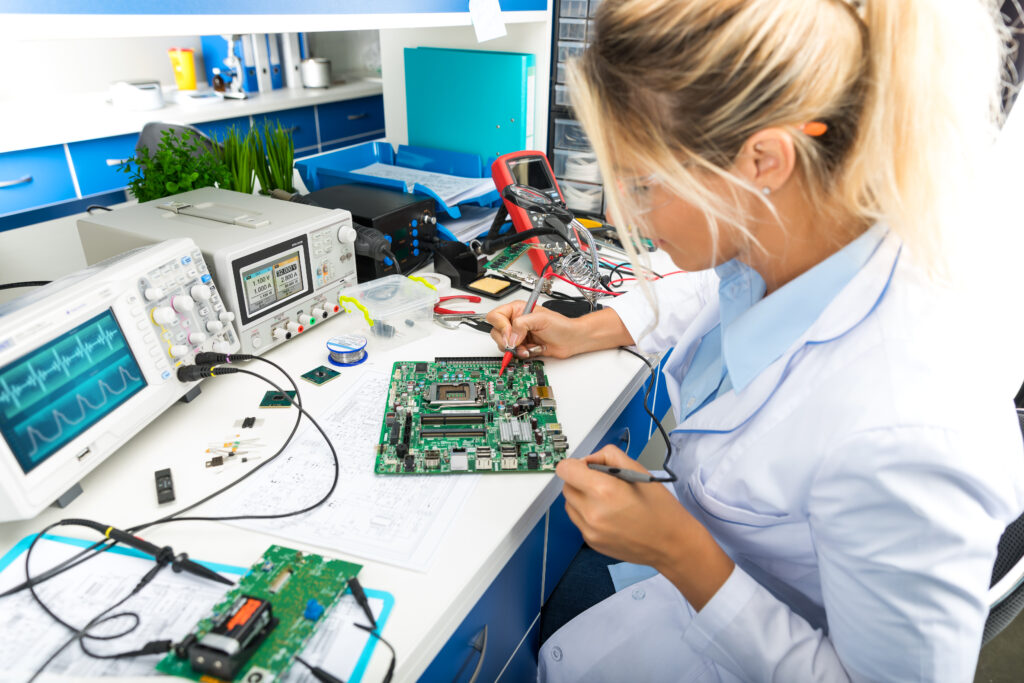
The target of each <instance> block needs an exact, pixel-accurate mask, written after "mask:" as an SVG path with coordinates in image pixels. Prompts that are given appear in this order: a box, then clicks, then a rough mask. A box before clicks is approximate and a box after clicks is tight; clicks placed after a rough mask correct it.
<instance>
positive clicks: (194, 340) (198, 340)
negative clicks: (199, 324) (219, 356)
mask: <svg viewBox="0 0 1024 683" xmlns="http://www.w3.org/2000/svg"><path fill="white" fill-rule="evenodd" d="M204 341H206V335H205V334H203V333H202V332H192V333H190V334H189V335H188V343H189V344H202V343H203V342H204Z"/></svg>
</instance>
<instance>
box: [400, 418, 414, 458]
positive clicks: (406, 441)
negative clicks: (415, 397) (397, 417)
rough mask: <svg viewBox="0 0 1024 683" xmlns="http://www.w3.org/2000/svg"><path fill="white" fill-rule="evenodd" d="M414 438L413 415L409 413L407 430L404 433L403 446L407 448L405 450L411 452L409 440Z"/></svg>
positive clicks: (406, 419)
mask: <svg viewBox="0 0 1024 683" xmlns="http://www.w3.org/2000/svg"><path fill="white" fill-rule="evenodd" d="M410 437H412V413H409V412H407V413H406V414H405V430H403V433H402V445H403V446H405V450H406V451H408V450H409V438H410Z"/></svg>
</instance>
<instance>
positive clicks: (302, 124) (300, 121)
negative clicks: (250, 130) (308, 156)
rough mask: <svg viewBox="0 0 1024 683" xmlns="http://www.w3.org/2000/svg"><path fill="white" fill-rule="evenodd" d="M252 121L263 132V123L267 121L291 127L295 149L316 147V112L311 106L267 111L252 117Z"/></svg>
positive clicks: (271, 123)
mask: <svg viewBox="0 0 1024 683" xmlns="http://www.w3.org/2000/svg"><path fill="white" fill-rule="evenodd" d="M252 122H253V125H254V126H256V130H258V131H260V132H261V133H262V132H263V124H264V123H269V124H270V125H271V126H273V125H274V124H276V123H278V122H280V123H281V126H283V127H284V128H289V129H291V131H292V140H293V141H294V142H295V149H306V148H308V147H316V113H315V112H314V110H313V107H302V108H301V109H286V110H285V111H274V112H268V113H266V114H260V115H259V116H254V117H252Z"/></svg>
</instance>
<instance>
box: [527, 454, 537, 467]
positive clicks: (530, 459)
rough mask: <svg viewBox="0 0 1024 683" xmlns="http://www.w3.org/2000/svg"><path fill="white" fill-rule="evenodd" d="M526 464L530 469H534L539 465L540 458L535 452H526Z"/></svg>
mask: <svg viewBox="0 0 1024 683" xmlns="http://www.w3.org/2000/svg"><path fill="white" fill-rule="evenodd" d="M526 466H527V467H528V468H529V469H531V470H535V469H537V468H538V467H540V458H539V457H538V456H537V454H536V453H527V454H526Z"/></svg>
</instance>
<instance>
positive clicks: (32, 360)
mask: <svg viewBox="0 0 1024 683" xmlns="http://www.w3.org/2000/svg"><path fill="white" fill-rule="evenodd" d="M145 387H146V380H145V379H144V378H143V375H142V370H141V369H140V368H139V364H138V363H137V362H136V361H135V356H133V355H132V352H131V350H130V349H129V348H128V342H127V341H126V340H125V338H124V334H123V333H122V332H121V328H120V326H119V325H118V324H117V320H116V319H115V318H114V315H113V313H112V312H111V311H110V310H109V309H108V310H106V311H104V312H103V313H100V314H99V315H97V316H96V317H94V318H91V319H90V320H88V321H86V322H84V323H82V324H81V325H79V326H77V327H75V328H73V329H71V330H68V331H67V332H66V333H64V334H62V335H61V336H60V337H58V338H57V339H54V340H53V341H51V342H48V343H46V344H44V345H43V346H40V347H39V348H38V349H36V350H34V351H32V352H31V353H29V354H27V355H25V356H22V357H21V358H19V359H18V360H16V361H14V362H13V363H10V364H8V365H6V366H4V367H2V368H0V434H3V437H4V439H5V440H6V441H7V444H8V446H10V448H11V452H12V453H14V457H15V459H16V460H17V461H18V464H19V465H20V466H21V469H22V470H24V471H25V473H26V474H27V473H28V472H30V471H31V470H32V469H34V468H35V467H36V466H38V465H39V464H40V463H42V462H43V461H44V460H46V459H47V458H49V457H50V456H51V455H53V454H54V453H56V452H57V451H59V450H60V449H61V448H62V447H63V446H64V445H65V444H67V443H68V442H69V441H71V440H72V439H74V438H75V437H76V436H78V435H79V434H81V433H82V432H84V431H85V430H86V429H88V428H89V427H91V426H92V425H94V424H96V423H97V422H99V421H100V420H102V419H103V418H104V417H106V416H107V415H109V414H110V413H111V411H113V410H114V409H115V408H117V407H118V406H119V405H121V404H123V403H124V402H125V401H127V400H128V399H129V398H131V397H132V396H134V395H135V394H136V393H138V392H139V391H141V390H142V389H143V388H145Z"/></svg>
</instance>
